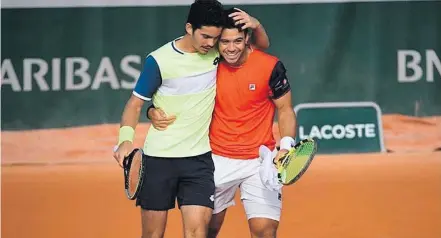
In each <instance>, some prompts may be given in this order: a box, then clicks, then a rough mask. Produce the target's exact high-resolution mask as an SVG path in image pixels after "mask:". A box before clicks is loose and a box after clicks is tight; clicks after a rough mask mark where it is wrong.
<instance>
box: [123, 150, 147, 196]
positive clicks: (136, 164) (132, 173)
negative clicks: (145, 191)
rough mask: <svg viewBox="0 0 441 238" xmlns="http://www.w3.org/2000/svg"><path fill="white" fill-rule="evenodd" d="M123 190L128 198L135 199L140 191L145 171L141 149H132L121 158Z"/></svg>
mask: <svg viewBox="0 0 441 238" xmlns="http://www.w3.org/2000/svg"><path fill="white" fill-rule="evenodd" d="M123 168H124V190H125V193H126V196H127V198H128V199H130V200H134V199H136V197H137V196H138V193H139V192H140V191H141V187H142V182H143V179H144V172H145V160H144V159H143V151H142V149H134V150H133V151H132V152H131V153H130V154H129V155H128V156H127V157H125V158H124V160H123Z"/></svg>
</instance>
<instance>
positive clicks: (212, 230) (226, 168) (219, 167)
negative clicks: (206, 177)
mask: <svg viewBox="0 0 441 238" xmlns="http://www.w3.org/2000/svg"><path fill="white" fill-rule="evenodd" d="M213 162H214V167H215V168H216V169H215V171H214V182H215V184H216V190H215V194H214V209H213V216H212V217H211V221H210V225H209V228H208V238H215V237H216V236H217V235H218V234H219V231H220V229H221V227H222V224H223V222H224V218H225V214H226V212H227V208H228V207H231V206H234V205H235V202H234V195H235V193H236V191H237V189H238V187H239V185H240V184H241V183H242V181H244V179H245V178H247V177H248V176H250V175H252V174H254V171H252V169H249V166H248V164H249V162H248V161H246V160H240V159H231V158H227V157H223V156H219V155H215V154H213Z"/></svg>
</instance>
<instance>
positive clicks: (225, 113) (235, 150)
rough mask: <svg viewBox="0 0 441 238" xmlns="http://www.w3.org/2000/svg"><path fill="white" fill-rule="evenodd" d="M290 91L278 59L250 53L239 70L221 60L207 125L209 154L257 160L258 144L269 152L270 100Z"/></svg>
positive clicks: (272, 142) (271, 102)
mask: <svg viewBox="0 0 441 238" xmlns="http://www.w3.org/2000/svg"><path fill="white" fill-rule="evenodd" d="M289 90H290V87H289V83H288V80H287V79H286V76H285V68H284V66H283V64H282V63H281V62H280V61H279V60H278V58H276V57H274V56H272V55H269V54H266V53H264V52H262V51H259V50H253V51H252V52H251V53H250V54H249V56H248V59H247V61H246V62H245V63H244V64H242V65H241V66H240V67H232V66H229V65H228V64H227V63H226V62H224V61H222V62H221V63H220V64H219V67H218V70H217V82H216V99H215V106H214V112H213V119H212V121H211V125H210V145H211V149H212V152H213V154H216V155H220V156H224V157H228V158H234V159H255V158H257V157H259V147H260V145H265V146H267V147H268V148H269V149H271V150H273V149H274V147H275V144H276V143H275V140H274V137H273V130H272V126H273V121H274V112H275V105H274V103H273V101H272V100H273V99H277V98H279V97H281V96H283V95H284V94H285V93H286V92H288V91H289Z"/></svg>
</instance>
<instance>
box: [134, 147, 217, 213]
mask: <svg viewBox="0 0 441 238" xmlns="http://www.w3.org/2000/svg"><path fill="white" fill-rule="evenodd" d="M143 156H144V159H145V160H146V171H145V173H144V176H145V177H144V182H143V184H142V188H141V191H140V192H139V194H138V197H137V200H136V205H137V206H141V208H143V209H145V210H155V211H166V210H169V209H173V208H174V207H175V202H176V199H177V202H178V206H179V208H180V207H181V206H183V205H199V206H204V207H209V208H211V209H213V207H214V203H213V201H214V190H215V185H214V163H213V159H212V157H211V152H207V153H205V154H202V155H198V156H192V157H185V158H160V157H153V156H148V155H143Z"/></svg>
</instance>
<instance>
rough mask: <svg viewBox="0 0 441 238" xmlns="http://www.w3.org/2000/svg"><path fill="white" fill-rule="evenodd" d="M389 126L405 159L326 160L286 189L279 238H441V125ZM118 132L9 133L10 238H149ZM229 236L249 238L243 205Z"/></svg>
mask: <svg viewBox="0 0 441 238" xmlns="http://www.w3.org/2000/svg"><path fill="white" fill-rule="evenodd" d="M383 127H384V129H385V131H384V133H385V135H384V136H385V141H386V147H387V148H388V149H390V150H393V151H396V152H397V153H392V154H364V155H334V156H324V155H320V156H317V157H316V159H315V161H314V162H313V163H312V165H311V167H310V169H309V170H308V172H307V173H306V174H305V176H304V177H302V179H300V180H299V181H298V183H296V184H294V185H293V186H290V187H285V188H284V194H283V206H284V209H283V213H282V221H281V224H280V228H279V234H278V237H282V238H283V237H302V238H439V237H441V202H440V201H441V152H431V151H433V150H434V149H435V148H439V147H441V118H439V117H437V118H436V117H433V118H425V119H419V118H418V119H417V118H410V117H404V116H397V115H389V116H385V117H383ZM117 128H118V125H102V126H93V127H82V128H72V129H63V130H37V131H26V132H2V135H1V136H2V176H1V178H2V195H1V199H2V207H1V209H2V212H1V214H2V231H1V235H2V237H3V238H22V237H23V238H24V237H26V238H27V237H33V238H43V237H44V238H55V237H57V238H58V237H63V238H73V237H75V238H79V237H81V238H88V237H91V238H92V237H93V238H96V237H104V238H116V237H139V234H140V233H139V232H140V220H139V210H138V209H137V208H135V207H134V204H133V202H132V201H129V200H127V199H126V198H125V196H124V192H123V177H122V171H121V170H120V168H119V167H118V166H117V165H116V163H115V162H114V161H113V158H112V157H111V148H112V146H113V143H114V142H115V139H116V132H117ZM146 129H147V125H142V126H140V127H139V128H138V129H137V134H138V136H137V139H136V144H137V145H141V144H142V142H143V139H144V138H143V134H145V131H146ZM25 135H26V136H29V137H27V138H25V137H24V136H25ZM109 148H110V149H109ZM21 162H25V163H40V164H36V165H32V166H31V165H29V164H28V165H26V164H21V165H19V164H17V163H21ZM64 162H68V164H66V163H64ZM14 163H15V165H12V164H14ZM50 163H53V164H50ZM63 163H64V164H63ZM180 219H181V218H180V214H179V210H177V209H175V210H173V211H171V212H170V215H169V222H168V227H167V228H168V229H167V233H166V237H182V235H181V234H182V228H181V227H182V223H181V220H180ZM219 237H220V238H223V237H225V238H230V237H232V238H235V237H249V233H248V227H247V224H246V220H245V216H244V214H243V208H242V206H241V205H240V203H239V201H238V205H236V206H235V207H234V208H232V209H230V210H229V212H228V215H227V220H226V222H225V225H224V227H223V229H222V231H221V234H220V236H219Z"/></svg>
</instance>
